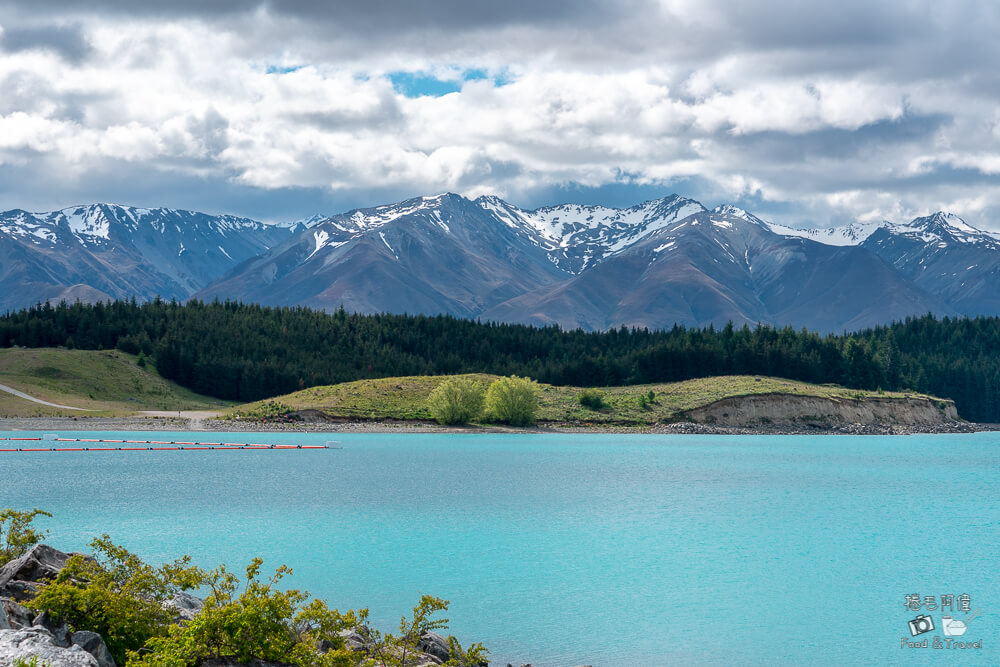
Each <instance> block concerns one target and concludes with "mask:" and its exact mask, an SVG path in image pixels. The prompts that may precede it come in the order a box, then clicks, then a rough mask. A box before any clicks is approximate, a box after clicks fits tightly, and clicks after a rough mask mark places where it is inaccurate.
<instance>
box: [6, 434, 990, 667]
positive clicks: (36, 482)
mask: <svg viewBox="0 0 1000 667" xmlns="http://www.w3.org/2000/svg"><path fill="white" fill-rule="evenodd" d="M0 435H4V436H12V435H13V436H22V437H23V436H25V435H31V434H26V433H16V434H15V433H9V432H8V433H0ZM62 435H64V436H66V437H94V438H99V437H110V438H122V437H133V438H142V439H155V440H160V439H164V440H175V439H176V440H218V439H225V440H229V441H242V442H271V443H276V444H323V443H325V442H326V441H327V440H331V439H336V440H337V441H339V442H340V443H341V444H342V446H343V449H336V450H333V449H331V450H287V451H193V452H191V451H189V452H81V453H70V452H61V453H60V452H40V453H27V452H14V453H0V507H15V508H31V507H39V508H42V509H45V510H48V511H50V512H52V513H53V514H54V515H55V516H54V518H53V519H51V520H45V521H44V522H43V523H42V525H43V526H44V527H47V528H49V529H50V531H51V536H50V539H49V540H48V541H49V542H50V543H51V544H53V545H54V546H56V547H58V548H62V549H64V550H80V549H84V548H85V547H86V544H87V542H89V541H90V539H92V538H93V537H94V536H95V535H98V534H100V533H104V532H107V533H110V534H111V536H112V537H113V538H114V539H115V540H116V541H118V542H120V543H122V544H124V545H125V546H127V547H128V548H129V549H131V550H133V551H135V552H137V553H139V554H140V555H141V556H143V557H144V558H146V559H147V560H150V561H154V562H162V561H164V560H172V559H173V558H175V557H177V556H179V555H181V554H185V553H186V554H190V555H191V556H192V557H193V558H194V559H195V561H196V562H197V563H199V564H201V565H203V566H214V565H216V564H218V563H220V562H225V563H227V564H228V565H229V566H230V567H231V568H233V569H236V570H241V569H242V567H243V566H244V565H245V564H246V562H247V561H248V560H249V559H250V558H251V557H253V556H256V555H260V556H262V557H263V558H264V559H265V571H266V570H267V568H269V567H270V568H273V567H275V566H277V565H280V564H283V563H284V564H288V565H289V566H291V567H292V568H293V569H294V576H293V577H291V578H290V579H288V580H286V583H287V584H288V585H289V586H290V587H295V588H301V589H305V590H308V591H310V592H311V593H313V594H314V595H316V596H319V597H323V598H326V599H327V600H328V601H329V602H330V604H331V606H336V607H339V608H340V609H346V608H352V607H360V606H367V607H369V609H370V610H371V617H372V619H373V621H374V622H375V624H376V625H378V626H379V627H381V628H383V629H386V630H395V628H396V626H397V625H398V623H399V618H400V616H402V615H403V614H405V613H408V612H409V609H410V608H411V607H412V606H413V605H414V604H415V603H416V601H417V600H418V599H419V596H420V594H421V593H429V594H433V595H437V596H440V597H443V598H446V599H448V600H450V601H451V609H450V610H449V612H448V614H447V616H448V617H449V618H450V619H451V625H450V633H452V634H455V635H456V636H457V637H458V638H459V639H460V640H461V641H462V642H463V643H470V642H472V641H482V642H483V643H484V644H486V646H487V647H489V648H490V649H491V664H493V665H501V667H502V666H503V665H506V664H507V663H508V662H511V663H514V664H515V665H520V664H521V663H525V662H532V663H533V664H534V665H536V667H545V666H553V667H559V666H568V665H578V664H592V665H594V666H595V667H597V666H617V665H624V666H627V665H812V664H817V665H819V664H822V665H944V664H962V665H998V664H1000V567H998V566H1000V433H979V434H970V435H935V436H894V437H875V436H872V437H867V436H865V437H847V436H808V437H807V436H777V437H776V436H654V435H648V436H647V435H597V434H594V435H591V434H588V435H569V434H559V435H464V434H463V435H422V434H405V435H369V434H220V433H170V434H164V433H155V434H139V433H133V434H121V433H115V434H110V433H109V434H104V433H87V434H80V433H74V434H70V433H68V432H66V433H64V434H62ZM59 444H60V445H64V444H65V443H59ZM0 446H5V445H0ZM914 594H915V595H919V596H920V599H921V603H923V601H924V598H925V597H929V596H933V600H932V603H933V607H934V608H933V609H930V608H928V607H926V606H923V607H921V609H920V610H913V609H909V608H907V606H906V604H905V602H906V596H908V595H914ZM945 595H953V596H954V600H953V605H954V611H953V612H951V613H950V614H949V613H948V612H945V613H946V614H947V615H950V616H952V617H953V618H954V619H958V620H961V619H963V618H969V617H970V614H967V613H966V612H965V611H962V610H961V609H960V605H961V602H960V600H961V598H960V596H962V595H968V604H969V608H970V609H971V610H972V611H973V612H975V611H976V610H979V614H978V615H977V616H976V617H975V618H974V619H972V620H970V622H969V623H968V630H967V631H966V633H965V635H964V636H961V637H955V638H954V640H955V641H967V642H976V641H979V640H981V643H982V648H967V649H957V648H951V649H949V648H942V649H934V648H932V645H933V643H934V639H935V637H937V638H939V639H940V641H941V642H942V646H947V644H945V643H944V640H945V639H946V637H945V635H944V634H943V632H942V613H941V609H940V604H941V596H945ZM918 614H924V615H928V616H930V617H931V618H932V619H933V622H934V624H935V630H934V631H931V632H928V633H925V634H922V635H919V636H918V637H911V635H910V632H909V630H908V624H907V622H908V621H910V620H913V619H914V618H915V617H916V616H917V615H918ZM923 639H928V640H929V641H928V648H926V649H924V648H909V647H906V648H904V647H902V643H903V640H906V641H910V642H917V641H921V640H923ZM948 639H952V638H948ZM952 645H953V646H954V645H955V644H954V642H952Z"/></svg>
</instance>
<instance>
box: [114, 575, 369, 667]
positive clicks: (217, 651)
mask: <svg viewBox="0 0 1000 667" xmlns="http://www.w3.org/2000/svg"><path fill="white" fill-rule="evenodd" d="M261 563H262V561H261V559H259V558H255V559H254V560H253V561H252V562H251V563H250V565H248V566H247V569H246V579H245V581H244V583H243V587H242V590H241V589H240V581H239V578H238V577H237V576H236V575H234V574H233V573H232V572H230V571H228V570H227V569H226V567H225V566H224V565H223V566H220V567H219V568H217V569H215V570H212V571H211V572H209V573H208V574H207V575H206V577H205V585H207V586H208V587H209V588H210V589H211V594H210V595H209V596H208V597H207V598H206V599H205V606H204V608H203V609H202V611H201V612H200V613H199V614H198V615H197V616H196V617H195V618H194V620H192V621H191V622H189V623H187V624H186V625H184V626H183V627H180V626H177V625H174V626H171V628H170V630H169V633H168V634H167V635H166V636H160V637H152V638H151V639H150V640H149V641H148V643H147V645H146V648H145V649H144V650H142V651H131V652H130V653H129V656H128V665H129V667H191V666H193V665H195V664H198V663H199V662H202V661H204V660H208V659H212V658H221V657H231V658H235V659H236V660H237V661H238V662H241V663H249V662H251V661H253V660H263V661H267V662H278V663H290V664H294V665H300V666H302V667H341V666H345V667H346V666H347V665H355V664H357V663H358V662H359V661H360V660H361V658H362V656H361V655H360V654H357V653H353V652H351V651H350V650H348V649H347V648H346V646H345V643H344V640H343V638H342V637H340V635H339V634H338V632H340V631H341V630H344V629H347V628H356V627H359V626H361V625H362V624H363V623H364V622H365V621H366V620H367V617H368V611H367V610H361V611H360V612H354V611H349V612H347V613H346V614H341V613H340V612H338V611H337V610H335V609H330V608H328V607H327V606H326V603H325V602H323V601H322V600H316V599H310V598H309V594H308V593H305V592H302V591H299V590H295V589H292V590H287V591H281V590H278V589H277V588H276V584H277V583H278V582H279V581H280V580H281V579H282V578H283V577H284V576H285V575H288V574H291V572H292V571H291V569H289V568H288V567H287V566H285V565H282V566H281V567H279V568H278V569H277V570H276V571H275V573H274V575H273V576H271V578H270V579H267V580H261V579H260V566H261ZM321 643H325V644H326V646H325V647H324V648H329V650H328V651H325V652H324V651H321V650H320V649H321Z"/></svg>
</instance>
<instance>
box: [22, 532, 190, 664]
mask: <svg viewBox="0 0 1000 667" xmlns="http://www.w3.org/2000/svg"><path fill="white" fill-rule="evenodd" d="M90 546H91V547H92V548H93V549H94V552H95V558H94V559H89V558H84V557H82V556H79V555H77V556H73V557H71V558H70V559H69V561H67V563H66V567H64V568H63V569H62V570H61V571H60V573H59V575H58V576H57V577H56V579H55V580H54V581H53V582H51V583H49V584H47V585H46V586H44V587H43V588H42V590H41V591H40V592H39V594H38V595H37V596H36V597H35V598H34V599H33V600H31V601H30V602H28V603H27V604H28V606H30V607H31V608H32V609H35V610H36V611H47V612H49V614H50V615H51V616H52V617H53V618H55V619H57V620H59V621H65V622H66V623H68V624H69V626H70V628H71V629H72V630H74V631H75V630H91V631H93V632H97V633H99V634H101V635H102V636H103V637H104V641H105V642H106V643H107V645H108V650H110V651H111V655H112V657H114V659H115V662H116V663H117V664H119V665H124V664H125V656H126V653H127V652H128V651H136V650H138V649H140V648H141V647H142V646H143V645H144V644H145V643H146V642H147V641H148V640H149V639H150V638H152V637H156V636H161V635H163V634H165V632H166V627H167V625H168V624H169V623H170V622H171V620H172V614H171V612H170V611H169V610H167V609H165V608H164V607H163V603H164V602H165V601H166V600H168V599H170V598H171V597H172V596H173V595H174V593H176V592H178V591H181V590H190V589H192V588H195V587H197V586H198V585H199V584H200V583H201V581H202V580H203V578H204V573H203V572H202V571H201V570H199V569H198V568H197V567H194V566H192V565H191V559H190V558H188V557H187V556H185V557H183V558H181V559H179V560H177V561H175V562H174V563H172V564H168V565H164V566H162V567H159V568H154V567H152V566H150V565H147V564H145V563H143V562H142V561H141V560H140V559H139V558H138V557H137V556H136V555H135V554H132V553H130V552H129V551H127V550H126V549H125V548H124V547H121V546H118V545H116V544H114V543H112V542H111V538H110V537H108V536H107V535H103V536H102V537H99V538H97V539H95V540H93V541H92V542H91V543H90Z"/></svg>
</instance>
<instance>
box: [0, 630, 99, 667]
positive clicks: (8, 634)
mask: <svg viewBox="0 0 1000 667" xmlns="http://www.w3.org/2000/svg"><path fill="white" fill-rule="evenodd" d="M32 657H36V658H38V662H39V663H45V664H46V665H49V667H98V664H97V659H96V658H94V656H92V655H90V654H89V653H87V652H86V651H84V650H83V649H82V648H80V647H79V646H70V647H69V648H64V647H62V646H57V645H56V644H55V643H53V641H52V634H51V633H50V632H49V631H48V630H46V629H45V628H27V629H23V630H0V667H11V665H13V664H14V661H15V660H17V659H18V658H21V659H23V660H31V658H32Z"/></svg>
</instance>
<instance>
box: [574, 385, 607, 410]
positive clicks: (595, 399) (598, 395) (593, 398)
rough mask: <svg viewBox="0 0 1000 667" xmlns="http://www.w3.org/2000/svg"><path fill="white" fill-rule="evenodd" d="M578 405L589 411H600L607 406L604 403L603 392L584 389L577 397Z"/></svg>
mask: <svg viewBox="0 0 1000 667" xmlns="http://www.w3.org/2000/svg"><path fill="white" fill-rule="evenodd" d="M577 401H579V403H580V405H582V406H583V407H585V408H590V409H591V410H601V409H603V408H604V407H606V406H607V403H605V402H604V392H603V391H600V390H599V389H584V390H583V391H581V392H580V395H579V396H577Z"/></svg>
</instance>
